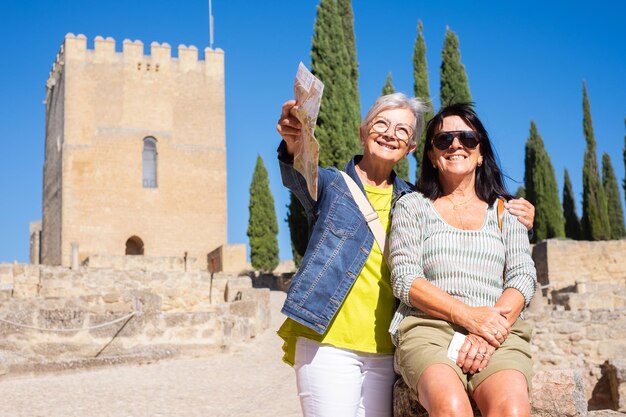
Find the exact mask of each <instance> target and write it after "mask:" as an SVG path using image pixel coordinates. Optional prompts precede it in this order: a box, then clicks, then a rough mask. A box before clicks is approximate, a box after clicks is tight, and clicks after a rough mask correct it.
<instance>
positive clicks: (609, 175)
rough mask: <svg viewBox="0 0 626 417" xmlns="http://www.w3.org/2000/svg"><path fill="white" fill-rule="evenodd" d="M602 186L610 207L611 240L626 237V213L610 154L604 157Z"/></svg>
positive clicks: (605, 154)
mask: <svg viewBox="0 0 626 417" xmlns="http://www.w3.org/2000/svg"><path fill="white" fill-rule="evenodd" d="M602 186H603V187H604V193H605V195H606V202H607V205H608V213H609V225H610V227H611V239H614V240H617V239H621V238H623V237H624V236H626V230H624V211H623V210H622V198H621V196H620V195H619V188H618V186H617V178H616V177H615V171H614V170H613V165H612V164H611V157H610V156H609V154H608V153H606V152H605V153H604V154H603V155H602Z"/></svg>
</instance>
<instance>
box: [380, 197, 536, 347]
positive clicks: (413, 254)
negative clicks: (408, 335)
mask: <svg viewBox="0 0 626 417" xmlns="http://www.w3.org/2000/svg"><path fill="white" fill-rule="evenodd" d="M497 216H498V215H497V201H496V203H494V204H493V205H492V206H491V207H489V208H488V209H487V211H486V214H485V220H484V222H483V225H482V227H481V228H480V229H478V230H461V229H457V228H455V227H453V226H450V225H449V224H448V223H446V221H445V220H443V218H442V217H441V216H440V215H439V213H438V212H437V210H436V209H435V206H434V205H433V203H432V201H430V200H429V199H427V198H426V197H424V196H423V195H422V194H420V193H417V192H415V193H411V194H407V195H405V196H403V197H402V198H401V199H399V200H398V201H397V203H396V205H395V208H394V210H393V214H392V224H391V232H390V235H389V264H390V265H391V283H392V286H393V292H394V295H395V296H396V297H397V298H398V299H399V300H400V306H399V307H398V309H397V311H396V314H395V316H394V318H393V320H392V322H391V326H390V328H389V332H390V333H391V335H392V339H393V340H394V343H396V344H397V340H396V332H397V330H398V326H399V324H400V322H401V321H402V319H403V318H404V317H406V316H409V315H413V316H424V315H426V314H425V313H424V312H422V311H420V310H419V309H417V308H415V307H413V306H411V304H410V301H409V289H410V288H411V285H412V283H413V281H414V280H415V279H427V280H428V281H429V282H431V283H432V284H433V285H435V286H437V287H439V288H441V289H442V290H444V291H446V292H447V293H448V294H450V295H452V296H453V297H454V298H456V299H458V300H460V301H462V302H464V303H465V304H467V305H470V306H473V307H476V306H485V305H487V306H493V305H495V303H496V301H497V300H498V298H499V297H500V295H501V294H502V292H503V291H504V290H505V289H506V288H515V289H517V290H518V291H519V292H520V293H521V294H522V295H523V296H524V299H525V302H526V305H528V303H529V302H530V300H531V298H532V297H533V295H534V292H535V282H536V280H537V274H536V271H535V265H534V263H533V260H532V258H531V256H530V245H529V242H528V234H527V232H526V228H525V227H524V226H523V225H522V224H521V223H520V222H519V221H517V218H516V217H515V216H513V215H511V214H510V213H509V212H508V211H506V210H505V212H504V219H503V224H502V232H501V231H500V229H499V227H498V218H497ZM505 265H506V268H505ZM503 270H504V280H503Z"/></svg>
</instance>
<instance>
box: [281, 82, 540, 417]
mask: <svg viewBox="0 0 626 417" xmlns="http://www.w3.org/2000/svg"><path fill="white" fill-rule="evenodd" d="M296 106H297V103H296V102H295V101H294V100H291V101H288V102H286V103H285V104H284V105H283V107H282V112H281V115H280V119H279V121H278V124H277V130H278V132H279V133H280V135H281V137H282V139H283V141H282V142H281V144H280V146H279V148H278V160H279V163H280V169H281V174H282V180H283V184H284V185H285V186H286V187H287V188H288V189H289V190H291V192H293V193H294V194H295V195H296V197H297V198H298V199H299V200H300V202H301V203H302V205H303V207H304V209H305V211H306V213H307V217H308V221H309V242H308V246H307V249H306V252H305V254H304V257H303V259H302V264H301V265H300V268H299V269H298V272H297V273H296V274H295V276H294V278H293V281H292V284H291V287H290V288H289V292H288V294H287V299H286V301H285V304H284V306H283V309H282V312H283V313H284V314H285V315H286V316H287V317H288V318H287V320H286V321H285V322H284V324H283V325H282V326H281V328H280V330H279V331H278V334H279V335H280V336H281V337H282V338H283V339H284V341H285V343H284V345H283V349H284V351H285V356H284V358H283V359H284V361H285V362H287V363H288V364H290V365H292V366H293V367H294V369H295V372H296V380H297V386H298V395H299V397H300V403H301V406H302V411H303V414H304V416H317V417H320V416H332V417H344V416H345V417H355V416H368V417H389V416H391V415H392V400H391V395H392V386H393V383H394V382H395V380H396V375H395V373H394V370H393V352H394V345H393V343H392V341H391V337H390V335H389V332H388V328H389V325H390V323H391V320H392V317H393V314H394V310H395V306H396V299H395V298H394V295H393V290H392V287H391V281H390V272H389V268H388V266H387V263H386V261H385V259H384V256H383V252H384V251H381V248H380V246H383V247H384V239H385V237H386V235H387V233H388V230H389V226H390V220H389V219H390V210H391V203H392V200H394V198H396V197H398V196H399V195H400V194H402V193H404V192H409V191H412V189H413V187H412V185H411V184H409V183H407V182H405V181H404V180H402V179H401V178H399V177H397V176H396V174H395V173H394V171H393V167H394V165H395V164H396V163H397V162H398V161H400V160H401V159H402V158H404V157H406V156H407V155H408V154H409V153H410V152H412V151H413V150H414V149H415V147H416V142H415V141H416V139H417V138H419V137H420V135H421V133H422V129H423V126H424V120H423V115H424V111H425V106H424V104H423V103H422V102H421V101H420V100H418V99H416V98H408V97H407V96H405V95H404V94H401V93H395V94H390V95H385V96H382V97H379V98H378V99H377V100H376V102H375V103H374V105H373V106H372V107H371V108H370V110H369V111H368V113H367V115H366V116H365V119H364V120H363V122H362V123H361V126H360V129H359V130H360V138H361V145H362V147H363V155H362V156H361V155H359V156H355V157H354V158H353V159H352V160H351V161H349V162H348V163H347V164H346V166H345V167H344V172H345V174H347V176H348V177H349V178H345V177H344V176H343V175H342V173H341V172H340V171H339V170H338V169H336V168H320V169H319V170H318V191H317V199H316V200H314V199H313V198H311V196H310V195H309V192H308V189H307V185H306V181H305V179H304V177H303V176H302V175H301V174H300V173H298V172H297V171H296V170H295V169H294V168H293V155H294V154H296V153H298V151H299V148H300V147H301V146H302V137H301V127H300V124H299V122H298V120H297V119H296V118H295V117H294V116H293V111H294V109H295V107H296ZM346 181H348V182H352V181H353V182H354V183H355V185H354V188H355V189H356V190H355V194H352V191H351V190H350V189H349V187H348V185H347V182H346ZM357 186H358V187H357ZM357 194H362V195H363V196H365V197H366V198H367V200H366V204H367V205H371V207H370V210H371V211H372V214H373V212H374V211H375V213H377V215H378V218H379V219H380V223H378V225H379V226H380V229H379V230H380V231H381V232H382V234H383V238H382V242H379V240H381V239H380V238H375V236H374V233H373V232H372V231H371V230H370V227H369V226H368V222H367V221H366V218H365V216H364V215H363V214H362V211H361V209H359V206H358V205H357V202H356V201H355V199H354V197H353V196H356V195H357ZM521 208H522V210H521V211H520V214H521V215H523V216H527V215H528V210H527V209H525V208H524V207H523V206H522V207H521ZM372 209H373V210H372ZM368 217H370V220H371V216H368ZM373 217H374V218H375V217H376V216H373ZM531 218H532V214H531ZM531 222H532V220H531ZM372 227H373V226H372ZM377 234H379V233H377ZM379 243H380V246H379Z"/></svg>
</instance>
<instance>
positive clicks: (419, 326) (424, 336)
mask: <svg viewBox="0 0 626 417" xmlns="http://www.w3.org/2000/svg"><path fill="white" fill-rule="evenodd" d="M455 331H456V332H460V333H467V332H466V331H465V330H464V329H463V328H461V327H459V326H455V325H452V324H450V323H448V322H447V321H445V320H440V319H436V318H432V317H413V316H408V317H405V318H404V319H403V320H402V322H401V323H400V326H399V328H398V348H397V349H396V353H395V354H396V365H397V370H398V372H400V374H401V375H402V378H404V381H405V382H406V384H407V385H408V386H409V387H410V388H411V390H412V391H413V392H414V393H415V394H416V395H417V392H416V390H417V383H418V381H419V379H420V376H421V375H422V372H424V371H425V370H426V368H428V367H429V366H431V365H435V364H440V363H442V364H446V365H448V366H450V367H451V368H452V369H454V371H455V372H456V373H457V375H458V376H459V378H460V379H461V382H462V383H463V385H465V389H466V390H467V392H468V393H469V394H470V395H471V394H472V393H473V392H474V390H475V389H476V387H477V386H478V385H480V383H481V382H483V381H484V380H485V379H486V378H487V377H489V376H490V375H493V374H494V373H496V372H498V371H502V370H505V369H514V370H517V371H519V372H521V373H522V374H524V377H526V383H527V385H528V390H529V392H530V383H531V380H532V367H533V364H532V357H531V354H530V336H531V333H532V328H531V326H530V324H528V323H527V322H525V321H524V320H521V319H518V320H517V321H516V322H515V324H514V325H513V328H512V329H511V333H510V334H509V336H508V337H507V338H506V340H505V341H504V343H503V344H502V345H501V346H500V347H499V348H498V349H496V351H495V352H494V353H493V355H492V356H491V359H490V360H489V363H488V364H487V367H485V369H483V370H482V371H480V372H478V373H476V374H473V375H472V374H464V373H463V370H462V369H461V368H459V366H458V365H457V364H456V362H454V361H452V360H451V359H449V358H448V345H450V341H451V340H452V336H453V335H454V332H455Z"/></svg>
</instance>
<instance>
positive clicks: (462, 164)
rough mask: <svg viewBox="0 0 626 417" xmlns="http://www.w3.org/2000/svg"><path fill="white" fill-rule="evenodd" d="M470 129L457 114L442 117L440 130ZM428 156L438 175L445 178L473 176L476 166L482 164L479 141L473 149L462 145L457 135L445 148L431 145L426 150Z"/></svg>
mask: <svg viewBox="0 0 626 417" xmlns="http://www.w3.org/2000/svg"><path fill="white" fill-rule="evenodd" d="M468 130H469V131H472V130H473V129H472V128H471V127H470V126H469V125H468V124H467V123H466V122H465V120H463V119H462V118H460V117H459V116H448V117H445V118H444V119H443V123H442V125H441V128H440V129H439V130H438V131H437V133H440V132H454V131H468ZM428 158H429V159H430V161H431V163H432V164H433V165H434V166H435V167H436V168H437V171H439V175H440V176H441V175H443V176H444V177H446V178H450V179H451V178H453V177H457V178H463V177H467V176H470V175H471V176H473V175H474V173H475V171H476V167H478V166H480V165H481V164H482V160H483V157H482V155H481V151H480V143H479V144H478V146H476V147H475V148H474V149H471V148H468V147H465V146H463V144H462V143H461V142H460V141H459V138H458V136H457V137H455V138H454V140H453V141H452V143H451V144H450V146H449V147H448V148H447V149H444V150H440V149H437V148H436V147H434V146H433V147H432V149H430V150H429V151H428Z"/></svg>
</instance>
